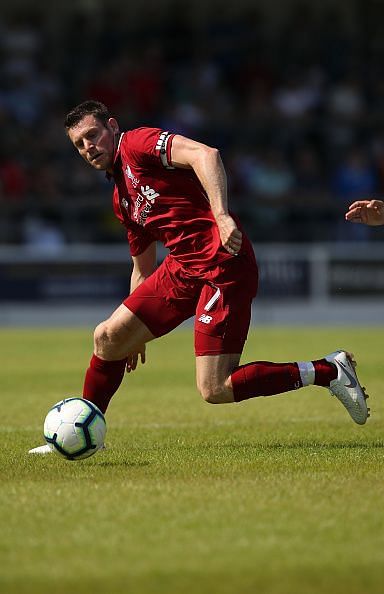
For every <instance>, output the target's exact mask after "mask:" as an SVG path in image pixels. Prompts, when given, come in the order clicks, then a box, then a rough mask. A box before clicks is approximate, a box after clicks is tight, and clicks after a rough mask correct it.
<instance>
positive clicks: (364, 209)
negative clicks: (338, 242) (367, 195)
mask: <svg viewBox="0 0 384 594" xmlns="http://www.w3.org/2000/svg"><path fill="white" fill-rule="evenodd" d="M345 218H346V220H347V221H350V222H351V223H364V224H365V225H370V226H372V227H373V226H377V225H384V202H383V201H382V200H358V201H357V202H353V204H351V205H350V207H349V209H348V211H347V212H346V213H345Z"/></svg>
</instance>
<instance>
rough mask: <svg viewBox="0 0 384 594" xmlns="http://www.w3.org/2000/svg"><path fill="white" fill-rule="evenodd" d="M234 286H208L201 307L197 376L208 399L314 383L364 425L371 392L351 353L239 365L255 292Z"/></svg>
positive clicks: (281, 390) (275, 391) (234, 399)
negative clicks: (367, 391)
mask: <svg viewBox="0 0 384 594" xmlns="http://www.w3.org/2000/svg"><path fill="white" fill-rule="evenodd" d="M227 281H228V279H227ZM232 289H233V287H231V284H230V282H225V283H222V284H217V285H206V286H205V287H204V289H203V291H202V293H201V298H200V300H199V303H198V306H197V315H196V322H195V353H196V378H197V386H198V389H199V391H200V393H201V394H202V396H203V398H204V399H205V400H206V401H207V402H210V403H213V404H221V403H225V402H240V401H242V400H246V399H249V398H255V397H257V396H271V395H274V394H281V393H285V392H289V391H291V390H296V389H298V388H302V387H304V386H308V385H311V384H313V385H317V386H323V387H327V388H329V390H330V391H331V393H332V394H334V395H335V396H336V397H337V398H338V399H339V400H340V402H341V403H342V404H343V406H345V408H346V409H347V410H348V412H349V414H350V415H351V417H352V418H353V420H354V421H355V422H356V423H358V424H364V423H365V421H366V419H367V417H368V409H367V406H366V402H365V398H366V396H365V394H364V389H363V388H362V387H361V386H360V384H359V381H358V379H357V376H356V373H355V371H354V362H353V360H352V357H351V356H350V355H349V354H348V353H347V352H346V351H337V352H335V353H332V354H331V355H328V356H326V357H324V358H322V359H319V360H313V361H295V362H286V363H274V362H270V361H253V362H251V363H247V364H246V365H239V360H240V354H239V353H241V352H242V350H243V346H244V343H245V339H246V336H247V332H248V327H249V323H250V317H251V302H252V295H251V293H249V294H248V296H247V295H246V294H245V292H244V291H238V290H236V286H235V285H234V289H235V290H234V291H233V290H232Z"/></svg>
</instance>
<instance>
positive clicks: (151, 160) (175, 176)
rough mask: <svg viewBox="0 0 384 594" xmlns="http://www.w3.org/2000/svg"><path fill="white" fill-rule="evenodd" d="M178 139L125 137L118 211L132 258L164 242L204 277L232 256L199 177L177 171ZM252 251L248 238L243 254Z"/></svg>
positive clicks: (118, 170)
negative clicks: (173, 152)
mask: <svg viewBox="0 0 384 594" xmlns="http://www.w3.org/2000/svg"><path fill="white" fill-rule="evenodd" d="M173 137H174V134H170V133H169V132H166V131H164V130H161V129H159V128H147V127H145V128H137V129H134V130H130V131H128V132H125V133H123V134H122V135H121V138H120V142H119V146H118V150H117V153H116V156H115V165H114V181H115V188H114V194H113V207H114V211H115V214H116V216H117V217H118V219H119V220H120V221H121V223H123V224H124V225H125V227H126V228H127V236H128V241H129V245H130V250H131V254H132V255H133V256H137V255H139V254H140V253H142V252H143V251H144V250H145V249H146V248H147V247H148V246H149V245H150V244H151V243H152V242H153V241H160V242H161V243H163V244H164V246H165V247H166V248H168V249H169V251H170V254H171V255H172V256H173V257H174V258H175V259H176V260H177V261H178V262H179V263H180V264H182V265H183V266H185V268H187V269H189V270H191V272H192V273H193V274H196V273H198V274H201V273H203V271H204V270H206V269H207V268H211V267H212V266H213V265H215V264H217V263H219V262H222V261H223V260H226V259H229V258H232V257H233V256H231V255H230V254H229V253H228V252H227V251H226V250H225V249H224V248H223V246H222V245H221V241H220V236H219V231H218V228H217V225H216V222H215V219H214V217H213V214H212V211H211V208H210V204H209V200H208V197H207V195H206V193H205V192H204V190H203V187H202V186H201V184H200V182H199V180H198V178H197V176H196V175H195V173H194V172H193V171H192V170H189V169H180V168H174V167H172V162H171V145H172V140H173ZM231 216H233V215H231ZM234 218H235V220H236V217H234ZM236 223H237V224H239V223H238V221H237V220H236ZM239 227H240V226H239ZM249 250H252V247H251V245H250V243H249V241H248V239H247V238H246V237H245V236H243V245H242V252H245V251H246V252H249Z"/></svg>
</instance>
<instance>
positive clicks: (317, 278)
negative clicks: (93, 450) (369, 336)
mask: <svg viewBox="0 0 384 594" xmlns="http://www.w3.org/2000/svg"><path fill="white" fill-rule="evenodd" d="M254 250H255V254H256V257H257V260H258V263H259V270H260V284H259V286H260V288H259V294H258V298H257V300H256V304H257V308H256V319H257V320H258V321H260V322H261V323H262V322H269V323H282V321H283V320H284V321H285V322H287V323H289V320H290V318H291V319H292V322H293V323H296V322H297V321H298V320H299V321H300V320H301V321H302V322H303V323H310V321H311V320H313V319H315V320H316V321H318V322H322V320H324V319H326V320H328V321H331V322H332V321H333V318H335V322H337V321H338V320H339V321H345V322H346V323H347V322H348V320H350V319H353V320H356V321H360V322H367V323H373V322H374V320H376V323H378V324H384V242H383V243H381V242H374V243H345V244H343V243H340V244H335V243H332V244H255V245H254ZM164 255H165V251H164V250H159V254H158V259H159V262H160V261H161V260H162V258H163V257H164ZM130 271H131V259H130V256H129V251H128V248H127V247H126V246H125V245H124V244H118V245H104V246H100V245H99V246H94V245H71V246H66V247H65V248H64V249H61V250H59V251H57V250H50V249H49V248H45V249H42V248H39V249H36V248H34V249H32V248H27V247H13V246H8V247H7V246H3V247H1V248H0V301H1V303H2V307H1V308H0V310H1V313H0V324H3V325H4V324H8V323H10V321H11V320H15V319H17V320H20V319H21V318H22V316H21V318H20V315H21V314H22V313H24V315H25V314H26V312H27V311H30V312H32V317H33V316H34V319H37V318H36V312H37V311H39V310H40V311H41V312H42V315H44V314H43V312H44V311H45V312H48V311H53V310H54V308H55V307H56V308H58V311H59V312H61V316H63V312H64V308H69V310H68V311H70V310H71V308H74V307H77V308H80V309H78V311H83V316H84V315H85V312H87V311H88V312H90V311H91V309H90V308H91V306H92V307H93V308H97V307H98V306H99V307H100V306H101V307H105V308H106V309H108V310H110V308H111V306H113V305H115V304H118V303H120V302H121V300H122V299H123V298H124V297H125V296H126V295H127V294H128V292H129V280H130ZM363 303H364V304H365V307H364V308H363V307H362V304H363ZM367 304H368V305H369V307H368V308H367ZM340 311H343V312H344V315H343V316H342V318H340V315H339V313H338V312H340ZM11 312H16V313H14V315H11ZM17 312H18V313H17ZM289 312H291V313H289ZM292 312H293V313H292ZM364 312H365V313H364ZM368 314H369V315H368ZM99 315H100V313H97V314H95V318H96V317H98V316H99ZM68 316H69V319H71V315H70V313H69V314H68ZM79 319H83V318H82V317H81V315H80V316H79ZM87 319H88V318H87V316H85V318H84V321H86V320H87ZM92 321H93V320H92Z"/></svg>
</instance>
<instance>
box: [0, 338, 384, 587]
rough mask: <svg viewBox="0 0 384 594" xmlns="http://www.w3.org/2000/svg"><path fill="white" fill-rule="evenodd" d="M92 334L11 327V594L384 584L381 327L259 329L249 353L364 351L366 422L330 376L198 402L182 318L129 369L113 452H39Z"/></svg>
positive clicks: (3, 452)
mask: <svg viewBox="0 0 384 594" xmlns="http://www.w3.org/2000/svg"><path fill="white" fill-rule="evenodd" d="M91 334H92V333H91V331H86V330H84V331H83V330H81V331H72V330H62V329H59V330H45V331H40V330H28V331H21V330H2V331H0V339H1V347H0V349H1V352H0V355H1V372H0V374H1V375H0V378H1V402H2V410H1V417H0V432H1V449H0V592H1V594H13V593H15V594H16V593H18V594H35V593H39V594H40V593H41V592H42V591H44V592H54V593H55V594H61V593H64V592H65V593H67V592H69V591H73V592H76V593H77V594H83V593H88V592H89V593H91V592H92V593H94V594H108V593H110V594H120V593H128V592H129V593H133V594H155V593H156V594H176V593H177V594H179V593H182V594H195V593H196V594H197V593H199V594H208V593H209V594H216V593H220V594H232V593H233V594H235V593H236V594H254V593H256V592H260V593H262V594H301V593H303V594H323V593H324V594H330V593H331V592H337V594H344V593H345V594H363V593H364V594H376V593H377V594H379V593H380V594H381V593H382V591H383V573H384V514H383V495H384V487H383V485H384V482H383V481H384V479H383V471H384V435H383V413H384V404H383V388H384V354H383V344H384V329H383V328H376V329H343V328H341V329H340V328H338V329H336V330H332V329H326V328H325V329H324V328H323V329H313V330H311V329H295V330H293V329H289V328H287V329H279V330H277V329H265V328H255V329H253V330H252V333H251V335H250V338H249V341H248V343H247V348H246V351H245V353H244V356H243V362H247V361H251V360H256V359H264V360H265V359H266V360H272V361H292V360H293V361H294V360H308V359H311V358H312V359H313V358H319V357H321V356H322V355H324V354H326V353H328V352H331V351H332V350H334V349H335V348H338V347H343V348H347V349H349V350H351V351H353V352H355V354H356V357H357V360H358V364H359V367H358V372H359V377H360V379H361V381H362V383H363V384H365V385H366V386H367V389H368V392H369V393H370V396H371V398H370V400H369V404H370V406H371V414H372V417H371V419H369V420H368V422H367V425H366V426H364V427H358V426H357V425H355V424H354V423H353V422H352V420H351V419H350V417H349V416H348V414H347V413H346V411H345V410H344V409H343V407H342V406H341V405H340V404H339V403H338V402H337V401H336V399H333V398H331V397H330V395H329V393H328V391H327V390H325V389H322V388H318V387H311V388H305V389H303V390H299V391H297V392H294V393H290V394H286V395H283V396H275V397H269V398H259V399H254V400H249V401H247V402H244V403H242V404H238V405H222V406H212V405H208V404H205V403H203V402H202V401H201V400H200V398H199V396H198V395H197V393H196V390H195V387H194V361H193V346H192V343H193V341H192V334H191V331H190V330H188V329H186V330H181V331H178V332H175V333H174V334H172V335H170V336H168V337H165V338H162V339H161V340H159V341H157V342H154V343H152V344H150V345H149V346H148V362H147V364H146V365H145V366H144V367H142V368H140V369H139V370H137V371H136V372H135V373H133V374H130V375H129V376H127V377H126V378H125V381H124V383H123V385H122V387H121V388H120V390H119V393H118V394H117V395H116V396H115V398H114V399H113V401H112V404H111V406H110V409H109V412H108V414H107V423H108V433H107V446H108V450H106V451H102V452H99V453H98V454H96V455H95V456H94V457H92V458H89V459H87V460H84V461H78V462H67V461H65V460H62V459H60V458H59V457H57V456H54V455H52V456H48V457H32V456H28V455H27V453H26V452H27V450H28V449H29V448H30V447H33V446H35V445H39V444H41V443H43V442H42V423H43V419H44V417H45V414H46V412H47V410H48V408H49V407H50V406H51V405H52V404H54V403H55V402H57V401H58V400H60V399H61V398H63V397H66V396H76V395H79V394H80V391H81V387H82V383H83V374H84V370H85V367H86V366H87V364H88V360H89V357H90V354H91V350H92V336H91Z"/></svg>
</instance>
